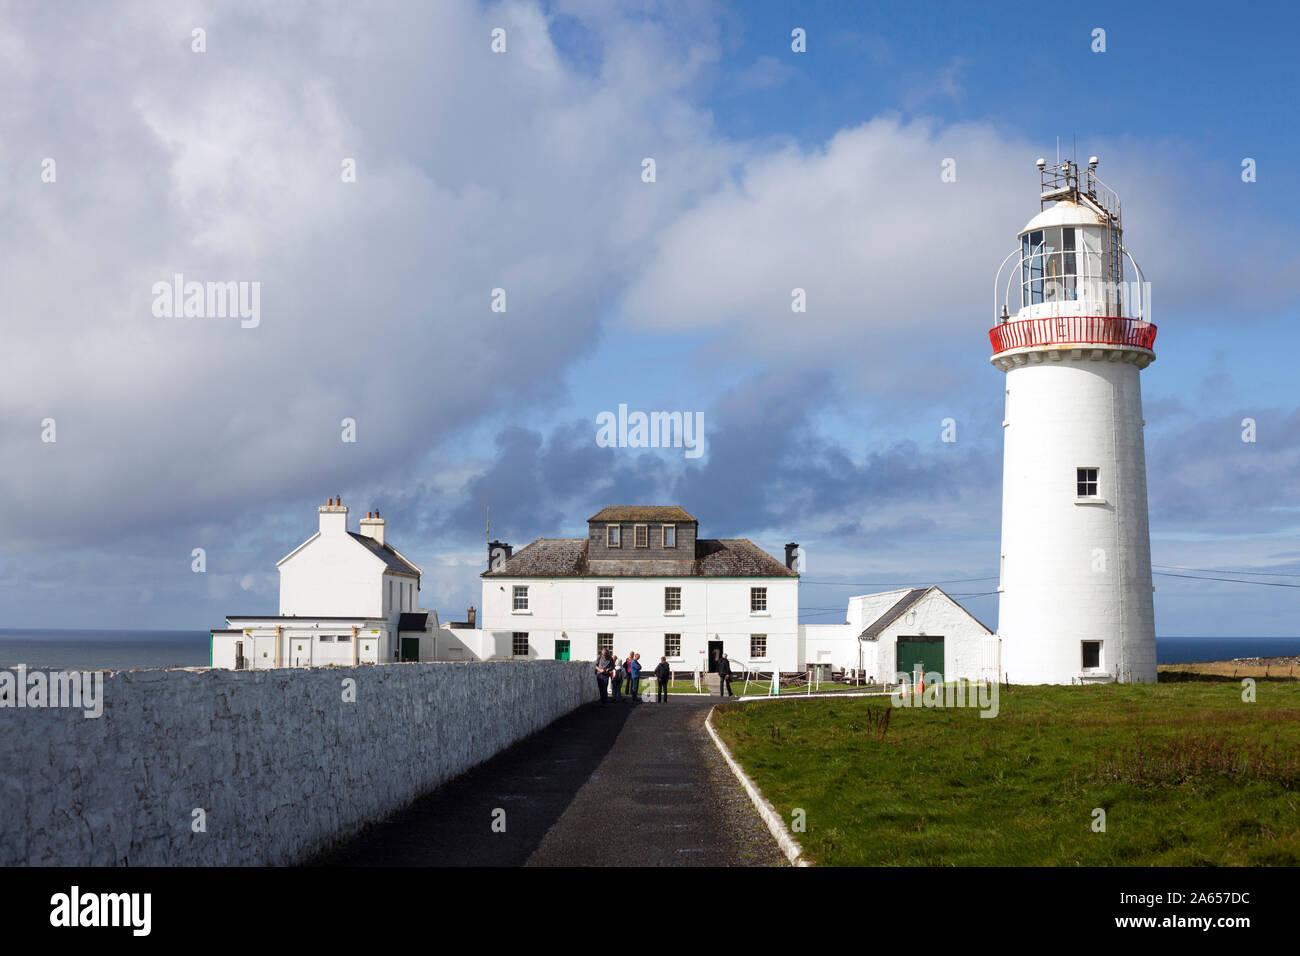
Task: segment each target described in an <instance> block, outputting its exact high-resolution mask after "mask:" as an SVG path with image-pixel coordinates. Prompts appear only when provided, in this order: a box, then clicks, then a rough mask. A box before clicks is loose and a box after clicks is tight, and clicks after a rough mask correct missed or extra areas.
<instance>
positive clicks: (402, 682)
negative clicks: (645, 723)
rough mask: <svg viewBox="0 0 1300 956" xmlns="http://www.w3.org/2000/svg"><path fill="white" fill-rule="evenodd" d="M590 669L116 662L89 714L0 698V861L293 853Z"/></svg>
mask: <svg viewBox="0 0 1300 956" xmlns="http://www.w3.org/2000/svg"><path fill="white" fill-rule="evenodd" d="M590 669H591V666H590V664H586V663H581V662H558V661H534V662H526V663H524V662H496V663H469V664H392V665H383V666H364V667H350V668H322V669H313V670H284V669H281V670H273V671H229V670H220V669H212V670H192V671H184V670H170V671H164V670H145V671H120V672H114V673H109V674H106V675H105V680H104V710H103V716H102V717H100V718H98V719H87V718H86V717H85V716H83V713H82V711H81V710H70V709H44V708H5V709H0V866H13V865H21V864H32V865H75V866H110V865H126V864H129V865H131V866H155V865H167V866H176V865H186V866H195V865H197V866H233V865H265V864H269V865H284V864H292V863H295V862H297V861H300V860H302V859H303V858H304V857H306V856H308V855H310V854H312V853H314V852H316V851H318V850H321V849H324V848H326V847H328V846H329V845H330V844H332V843H333V842H335V841H336V840H337V839H339V838H341V837H345V836H348V835H351V834H353V833H355V832H357V831H358V830H359V829H361V827H362V826H363V825H365V824H366V823H369V822H371V821H376V820H379V819H381V818H382V817H383V816H384V815H385V814H387V813H390V812H391V811H394V810H397V809H399V808H401V807H402V806H404V805H406V804H408V803H409V802H411V801H412V800H414V799H415V798H416V797H418V796H420V795H421V794H423V793H426V792H428V791H430V790H432V789H434V788H435V787H437V786H439V785H440V784H442V783H444V782H446V781H447V780H449V779H451V778H452V777H454V776H456V775H458V774H460V773H463V772H464V771H466V770H468V769H470V768H471V767H473V766H474V765H476V764H478V763H481V762H482V761H484V760H487V759H488V758H490V757H492V756H493V755H494V754H496V753H498V752H499V751H501V750H503V749H504V748H506V747H508V746H510V745H511V744H513V743H515V742H516V741H518V740H521V739H522V738H524V737H526V736H528V735H529V734H531V733H533V732H535V731H538V730H540V729H542V728H543V727H545V726H546V725H547V724H549V723H550V722H551V721H553V720H555V719H556V718H558V717H560V716H562V715H564V714H566V713H568V712H569V711H571V710H573V709H574V708H576V707H578V706H580V705H582V704H584V703H586V702H588V701H591V700H594V699H595V697H596V683H595V680H594V679H593V678H592V676H591V674H590ZM348 678H350V679H353V680H355V681H356V702H355V703H344V702H343V693H342V692H343V682H344V680H345V679H348ZM196 808H203V809H204V810H205V811H206V826H207V832H206V833H195V832H193V831H192V829H191V824H192V821H193V819H194V816H193V811H194V810H195V809H196ZM489 814H490V808H485V810H484V816H483V825H484V826H488V825H489V823H490V818H489Z"/></svg>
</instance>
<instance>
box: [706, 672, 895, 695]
mask: <svg viewBox="0 0 1300 956" xmlns="http://www.w3.org/2000/svg"><path fill="white" fill-rule="evenodd" d="M771 687H772V680H771V678H770V677H765V678H763V679H762V680H751V681H750V682H749V689H748V690H745V682H744V680H735V679H733V680H732V682H731V689H732V690H734V691H735V692H736V693H737V694H739V693H741V692H742V691H744V692H745V693H746V694H747V695H748V696H750V697H753V696H755V695H765V694H767V693H768V692H769V691H770V690H771ZM870 689H872V688H868V687H867V686H865V685H858V684H846V683H843V682H837V681H828V680H824V681H822V682H821V683H820V684H817V685H814V687H813V691H812V692H813V693H814V694H830V693H834V692H837V691H859V692H860V691H864V690H870ZM777 693H778V694H781V695H784V696H789V695H791V694H805V695H806V694H807V693H808V685H807V683H803V684H794V685H787V686H785V687H778V688H777Z"/></svg>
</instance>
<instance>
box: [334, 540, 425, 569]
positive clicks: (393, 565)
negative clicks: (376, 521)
mask: <svg viewBox="0 0 1300 956" xmlns="http://www.w3.org/2000/svg"><path fill="white" fill-rule="evenodd" d="M348 535H349V537H351V538H352V539H353V540H354V541H356V542H357V543H358V544H360V545H361V546H362V547H363V548H365V549H366V550H367V551H369V552H370V553H371V554H373V555H374V556H375V557H377V558H378V559H379V560H380V561H383V562H384V564H385V565H387V567H388V570H390V571H397V572H399V573H401V574H415V575H419V574H422V573H423V572H422V571H421V570H420V569H419V568H417V567H416V566H415V565H414V564H412V563H411V562H410V561H408V560H407V559H406V558H405V557H404V556H403V555H402V554H401V552H399V551H398V550H397V549H396V548H394V547H393V546H392V545H391V544H380V543H379V542H378V541H376V540H375V539H374V538H371V537H368V536H367V535H364V534H357V533H356V532H355V531H349V532H348Z"/></svg>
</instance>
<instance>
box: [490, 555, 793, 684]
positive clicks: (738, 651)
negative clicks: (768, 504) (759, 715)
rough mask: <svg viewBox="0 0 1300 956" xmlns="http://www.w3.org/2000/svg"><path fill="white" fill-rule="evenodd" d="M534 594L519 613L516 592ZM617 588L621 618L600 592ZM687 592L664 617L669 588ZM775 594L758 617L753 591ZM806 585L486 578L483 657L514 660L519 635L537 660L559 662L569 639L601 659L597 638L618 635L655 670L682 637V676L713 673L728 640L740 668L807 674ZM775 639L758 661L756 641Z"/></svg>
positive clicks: (587, 655) (623, 651) (623, 647)
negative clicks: (559, 647) (710, 653)
mask: <svg viewBox="0 0 1300 956" xmlns="http://www.w3.org/2000/svg"><path fill="white" fill-rule="evenodd" d="M515 585H524V586H527V587H528V598H529V600H528V605H529V606H528V610H527V611H526V612H517V611H515V610H514V609H513V600H512V598H513V590H512V589H513V587H514V586H515ZM604 585H610V586H613V588H614V612H613V613H601V612H598V611H597V609H596V608H597V601H596V595H597V591H596V589H597V587H599V586H604ZM666 586H678V587H680V588H681V589H682V610H681V612H680V613H667V612H665V611H664V588H665V587H666ZM751 587H766V588H767V606H768V610H767V612H766V613H763V614H752V613H751V612H750V610H749V607H750V593H749V591H750V588H751ZM798 620H799V579H798V578H786V577H781V578H703V577H689V578H595V577H590V578H588V577H584V578H546V579H540V578H497V577H492V578H485V579H484V580H483V600H482V617H481V621H482V624H483V631H484V642H485V646H484V647H483V651H482V652H483V654H484V656H486V657H489V658H492V659H500V658H508V657H510V656H511V644H512V640H511V639H512V635H513V633H514V632H515V631H520V632H524V633H527V634H528V636H529V656H530V657H533V658H539V659H551V658H554V656H555V641H556V639H557V638H561V637H562V636H567V638H568V639H569V641H570V655H571V658H572V659H573V660H588V661H589V660H594V659H595V657H596V635H597V634H598V633H612V634H613V635H614V651H615V653H616V654H618V655H619V656H621V657H624V656H626V655H627V654H628V652H630V651H637V652H639V653H640V654H641V661H642V664H643V665H648V666H650V667H651V668H652V667H653V666H654V665H655V664H656V663H658V661H659V658H660V656H661V655H663V653H664V635H665V634H668V633H679V634H681V635H682V653H681V654H680V655H678V656H677V657H675V658H672V659H671V660H670V663H671V664H672V665H673V667H674V668H675V669H677V670H694V669H697V668H699V669H702V670H707V669H708V662H707V659H706V654H705V653H704V652H705V651H707V648H708V642H709V641H711V640H721V641H722V642H723V650H724V652H725V653H726V654H727V655H728V657H729V658H730V659H731V660H732V661H741V662H747V663H750V664H751V665H752V666H753V667H755V668H757V669H760V670H763V671H769V670H780V671H787V672H794V671H800V670H801V669H802V662H801V660H800V657H799V639H798ZM751 634H766V635H767V654H766V655H765V656H762V657H754V656H752V655H751V654H750V635H751Z"/></svg>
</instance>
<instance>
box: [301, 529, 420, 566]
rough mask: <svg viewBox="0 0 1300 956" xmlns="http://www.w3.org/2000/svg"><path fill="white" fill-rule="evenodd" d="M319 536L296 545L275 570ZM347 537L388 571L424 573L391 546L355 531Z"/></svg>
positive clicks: (350, 532)
mask: <svg viewBox="0 0 1300 956" xmlns="http://www.w3.org/2000/svg"><path fill="white" fill-rule="evenodd" d="M320 536H321V533H320V532H319V531H317V532H316V533H315V534H313V535H312V536H311V537H310V538H308V539H307V540H306V541H304V542H303V543H302V544H300V545H298V547H296V548H294V549H293V550H292V551H290V552H289V553H288V554H286V555H285V556H284V557H283V558H281V559H280V560H279V561H277V562H275V566H276V567H277V568H278V567H280V565H282V564H284V562H286V561H288V560H289V559H290V558H292V557H293V556H294V555H295V554H297V553H298V552H299V551H301V550H302V549H303V548H305V547H307V545H309V544H311V543H312V542H313V541H315V540H316V539H317V538H319V537H320ZM348 537H350V538H351V539H352V540H353V541H355V542H356V543H357V544H359V545H361V546H362V547H363V548H365V549H366V550H367V551H369V552H370V553H371V554H373V555H374V556H375V557H377V558H378V559H379V560H380V561H382V562H384V566H385V567H386V568H387V569H388V570H389V571H396V572H398V573H399V574H414V575H416V576H417V577H418V576H419V575H421V574H423V573H424V572H423V571H421V570H420V569H419V568H418V567H416V566H415V565H414V564H413V563H411V561H410V560H409V559H408V558H407V557H406V556H405V555H404V554H402V553H401V552H400V551H398V550H397V549H396V548H394V547H393V546H392V545H391V544H380V543H379V542H378V541H376V540H375V539H374V538H371V537H368V536H366V535H364V534H357V533H356V532H355V531H349V532H348Z"/></svg>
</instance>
